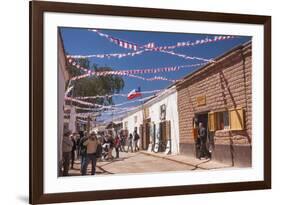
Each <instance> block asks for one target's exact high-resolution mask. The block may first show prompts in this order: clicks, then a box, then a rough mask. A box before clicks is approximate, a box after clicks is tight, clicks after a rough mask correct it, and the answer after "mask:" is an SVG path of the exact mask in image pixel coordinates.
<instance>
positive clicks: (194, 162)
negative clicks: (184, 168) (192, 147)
mask: <svg viewBox="0 0 281 205" xmlns="http://www.w3.org/2000/svg"><path fill="white" fill-rule="evenodd" d="M140 153H142V154H146V155H150V156H153V157H158V158H161V159H166V160H170V161H173V162H177V163H181V164H185V165H188V166H192V167H194V168H193V169H192V170H211V169H223V168H232V167H233V166H231V165H229V164H223V163H221V162H217V161H214V160H210V159H202V160H200V159H197V158H195V157H191V156H186V155H171V154H170V155H167V154H165V153H154V152H151V151H140Z"/></svg>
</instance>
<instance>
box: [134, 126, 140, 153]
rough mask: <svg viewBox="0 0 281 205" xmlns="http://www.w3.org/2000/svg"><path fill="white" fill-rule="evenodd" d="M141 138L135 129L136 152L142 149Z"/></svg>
mask: <svg viewBox="0 0 281 205" xmlns="http://www.w3.org/2000/svg"><path fill="white" fill-rule="evenodd" d="M139 139H140V136H139V134H138V133H137V131H136V130H135V131H134V147H135V152H137V151H139V150H140V148H139V145H138V142H139Z"/></svg>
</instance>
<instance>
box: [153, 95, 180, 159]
mask: <svg viewBox="0 0 281 205" xmlns="http://www.w3.org/2000/svg"><path fill="white" fill-rule="evenodd" d="M159 98H160V99H159ZM161 98H162V99H161ZM153 101H155V102H154V103H153V104H151V105H150V106H148V107H149V115H150V118H151V122H152V123H155V124H156V132H155V133H156V134H157V133H158V131H159V127H160V126H159V123H160V122H161V120H160V106H161V105H163V104H165V105H166V120H170V121H171V152H172V154H178V153H179V119H178V105H177V92H176V91H174V92H172V93H171V94H169V95H167V96H165V97H161V96H159V97H157V98H155V99H154V100H153Z"/></svg>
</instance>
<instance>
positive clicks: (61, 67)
mask: <svg viewBox="0 0 281 205" xmlns="http://www.w3.org/2000/svg"><path fill="white" fill-rule="evenodd" d="M58 55H59V56H58V160H59V161H61V160H62V138H63V128H64V93H65V83H66V81H67V80H68V78H69V76H68V73H67V71H66V62H65V54H64V49H63V44H62V40H61V38H60V35H58Z"/></svg>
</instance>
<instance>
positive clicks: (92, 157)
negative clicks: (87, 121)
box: [82, 132, 99, 175]
mask: <svg viewBox="0 0 281 205" xmlns="http://www.w3.org/2000/svg"><path fill="white" fill-rule="evenodd" d="M98 144H99V142H98V139H97V136H96V133H94V132H93V133H91V134H90V136H89V138H88V139H87V140H86V141H84V143H83V145H84V146H86V147H87V151H86V153H87V155H86V160H85V162H84V164H83V167H82V175H86V174H87V168H88V165H89V163H90V162H91V164H92V171H91V175H95V174H96V164H97V153H96V152H97V148H98Z"/></svg>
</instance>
